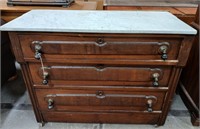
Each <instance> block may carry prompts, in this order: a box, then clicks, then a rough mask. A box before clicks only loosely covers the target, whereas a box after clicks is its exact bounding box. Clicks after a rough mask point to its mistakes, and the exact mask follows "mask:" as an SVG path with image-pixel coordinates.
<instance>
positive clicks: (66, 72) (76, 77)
mask: <svg viewBox="0 0 200 129" xmlns="http://www.w3.org/2000/svg"><path fill="white" fill-rule="evenodd" d="M44 67H45V72H48V73H49V76H48V78H47V79H48V81H49V83H48V85H49V86H54V85H77V84H78V83H72V82H73V81H77V82H79V83H80V82H81V83H80V84H78V85H92V86H94V85H101V84H102V85H106V84H107V85H123V84H126V85H129V86H150V87H153V80H154V79H153V74H154V73H158V74H159V78H158V82H159V86H161V87H166V86H167V85H168V81H169V77H170V74H171V67H133V66H110V65H103V64H100V65H99V64H97V65H89V66H88V65H66V64H55V63H48V64H46V63H45V64H44ZM29 68H30V72H31V76H32V80H33V83H34V84H42V80H43V70H42V69H41V64H39V63H30V64H29Z"/></svg>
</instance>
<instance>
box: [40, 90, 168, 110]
mask: <svg viewBox="0 0 200 129" xmlns="http://www.w3.org/2000/svg"><path fill="white" fill-rule="evenodd" d="M99 92H101V93H102V94H101V95H100V94H99ZM36 94H37V98H38V102H39V105H40V106H39V107H40V109H41V110H43V111H82V112H83V111H86V112H95V111H96V112H105V111H106V112H137V111H141V112H148V111H147V108H148V107H147V101H148V100H152V108H153V111H161V107H162V104H163V100H164V96H165V92H164V91H160V92H158V91H148V90H146V91H142V92H138V91H137V92H133V91H129V90H128V89H127V90H126V91H116V90H115V89H114V88H112V89H104V90H98V89H96V90H93V89H92V88H91V89H89V90H87V91H86V90H84V89H81V90H72V89H71V90H59V89H55V90H53V91H52V90H51V89H42V90H40V89H38V90H36ZM49 99H52V100H53V101H54V105H53V108H52V109H48V100H49Z"/></svg>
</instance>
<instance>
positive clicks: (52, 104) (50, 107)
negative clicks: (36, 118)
mask: <svg viewBox="0 0 200 129" xmlns="http://www.w3.org/2000/svg"><path fill="white" fill-rule="evenodd" d="M53 107H54V101H53V99H48V109H52V108H53Z"/></svg>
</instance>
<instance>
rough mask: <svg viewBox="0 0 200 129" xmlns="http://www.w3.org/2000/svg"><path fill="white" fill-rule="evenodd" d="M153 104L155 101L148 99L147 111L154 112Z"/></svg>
mask: <svg viewBox="0 0 200 129" xmlns="http://www.w3.org/2000/svg"><path fill="white" fill-rule="evenodd" d="M152 106H153V101H152V100H151V99H148V100H147V111H148V112H152V111H153V109H152Z"/></svg>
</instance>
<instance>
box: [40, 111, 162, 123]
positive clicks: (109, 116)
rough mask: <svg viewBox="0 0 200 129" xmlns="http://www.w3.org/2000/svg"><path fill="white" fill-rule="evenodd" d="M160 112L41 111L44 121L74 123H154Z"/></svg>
mask: <svg viewBox="0 0 200 129" xmlns="http://www.w3.org/2000/svg"><path fill="white" fill-rule="evenodd" d="M160 115H161V113H141V112H134V113H130V112H129V113H106V112H105V113H99V112H94V113H93V112H92V113H91V112H42V116H43V118H44V120H45V121H49V122H76V123H121V124H122V123H124V124H125V123H129V124H131V123H132V124H133V123H134V124H156V123H157V122H158V120H159V117H160Z"/></svg>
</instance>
